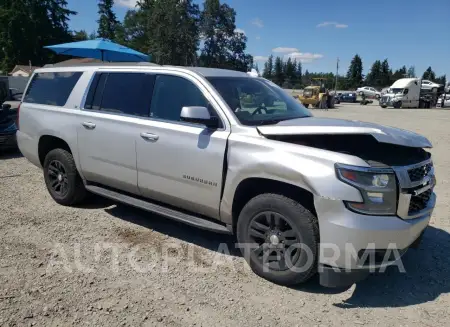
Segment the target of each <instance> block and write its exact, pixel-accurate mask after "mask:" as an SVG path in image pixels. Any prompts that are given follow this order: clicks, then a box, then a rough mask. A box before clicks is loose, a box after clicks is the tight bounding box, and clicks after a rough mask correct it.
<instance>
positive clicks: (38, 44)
mask: <svg viewBox="0 0 450 327" xmlns="http://www.w3.org/2000/svg"><path fill="white" fill-rule="evenodd" d="M74 14H76V13H75V12H74V11H71V10H69V9H67V2H66V1H65V0H41V1H31V0H3V1H2V4H1V5H0V61H1V63H0V65H1V68H0V70H2V71H3V72H9V71H10V70H11V69H12V68H13V67H14V66H15V65H18V64H22V65H23V64H25V65H28V64H29V63H30V62H31V64H32V65H36V66H38V65H44V64H47V63H49V62H52V61H53V60H54V59H55V58H57V56H56V55H55V54H54V53H53V52H51V51H49V50H47V49H44V46H47V45H52V44H58V43H65V42H70V41H72V40H73V38H72V34H71V33H70V32H69V30H68V21H69V18H70V16H71V15H74Z"/></svg>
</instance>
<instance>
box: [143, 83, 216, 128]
mask: <svg viewBox="0 0 450 327" xmlns="http://www.w3.org/2000/svg"><path fill="white" fill-rule="evenodd" d="M190 106H199V107H207V108H210V106H209V104H208V101H207V100H206V98H205V97H204V95H203V93H202V92H201V91H200V90H199V89H198V87H197V86H196V85H194V84H193V83H192V82H191V81H189V80H187V79H185V78H182V77H179V76H173V75H158V76H157V77H156V81H155V88H154V91H153V97H152V105H151V108H150V116H151V117H152V118H158V119H164V120H171V121H180V114H181V109H182V108H183V107H190ZM210 112H211V114H212V115H213V114H214V113H213V112H212V111H211V110H210Z"/></svg>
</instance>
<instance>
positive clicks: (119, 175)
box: [78, 72, 154, 194]
mask: <svg viewBox="0 0 450 327" xmlns="http://www.w3.org/2000/svg"><path fill="white" fill-rule="evenodd" d="M153 81H154V76H152V75H148V74H144V73H129V72H128V73H126V72H117V73H116V72H114V73H107V72H105V73H97V74H96V76H95V77H94V80H93V82H92V84H91V87H90V90H89V92H88V95H87V98H86V104H85V106H84V109H83V110H81V111H80V115H81V118H80V121H79V123H80V124H79V126H78V152H79V156H80V158H79V159H80V165H81V170H82V173H83V175H84V177H85V178H86V179H87V180H88V181H90V182H96V183H100V184H103V185H106V186H110V187H113V188H117V189H120V190H123V191H127V192H131V193H136V194H137V193H138V187H137V170H136V134H137V131H138V130H139V127H138V126H139V124H140V122H141V121H142V120H143V119H142V118H144V117H146V118H148V115H149V110H150V98H151V92H152V86H153V84H152V83H153Z"/></svg>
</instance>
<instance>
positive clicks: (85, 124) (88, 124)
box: [81, 122, 97, 129]
mask: <svg viewBox="0 0 450 327" xmlns="http://www.w3.org/2000/svg"><path fill="white" fill-rule="evenodd" d="M81 125H83V126H84V127H85V128H87V129H94V128H95V126H97V125H95V124H94V123H91V122H84V123H82V124H81Z"/></svg>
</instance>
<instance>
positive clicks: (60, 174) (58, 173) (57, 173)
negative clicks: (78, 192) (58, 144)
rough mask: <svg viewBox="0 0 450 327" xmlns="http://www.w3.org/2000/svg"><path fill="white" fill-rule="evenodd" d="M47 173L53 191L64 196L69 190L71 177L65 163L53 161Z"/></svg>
mask: <svg viewBox="0 0 450 327" xmlns="http://www.w3.org/2000/svg"><path fill="white" fill-rule="evenodd" d="M47 175H48V178H49V181H50V183H49V185H50V188H51V189H52V191H53V192H55V193H56V194H57V195H59V196H61V197H64V196H65V195H66V194H67V192H68V191H69V179H68V177H67V172H66V169H65V168H64V165H63V164H62V163H61V162H60V161H58V160H53V161H51V162H50V164H49V165H48V168H47Z"/></svg>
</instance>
